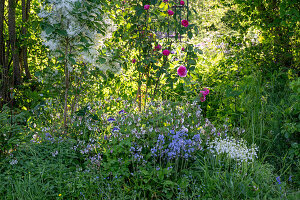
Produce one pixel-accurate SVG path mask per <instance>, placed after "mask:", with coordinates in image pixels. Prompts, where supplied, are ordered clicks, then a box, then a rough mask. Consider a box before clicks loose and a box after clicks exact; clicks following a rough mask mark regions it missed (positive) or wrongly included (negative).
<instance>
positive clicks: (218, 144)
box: [208, 137, 258, 163]
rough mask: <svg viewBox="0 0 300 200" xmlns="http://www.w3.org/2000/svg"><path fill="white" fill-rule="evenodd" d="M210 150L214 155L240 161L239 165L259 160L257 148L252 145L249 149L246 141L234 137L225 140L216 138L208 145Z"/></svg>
mask: <svg viewBox="0 0 300 200" xmlns="http://www.w3.org/2000/svg"><path fill="white" fill-rule="evenodd" d="M208 146H209V147H208V149H210V151H211V153H213V154H214V155H219V154H226V155H227V156H228V157H229V158H231V159H234V160H236V161H238V162H239V163H243V162H246V163H251V162H252V161H254V159H255V158H257V151H258V149H257V147H256V146H255V145H252V146H251V148H248V147H247V144H246V141H244V140H243V139H239V140H236V139H234V138H232V137H227V138H225V139H222V138H216V139H214V140H213V141H211V142H210V143H209V144H208Z"/></svg>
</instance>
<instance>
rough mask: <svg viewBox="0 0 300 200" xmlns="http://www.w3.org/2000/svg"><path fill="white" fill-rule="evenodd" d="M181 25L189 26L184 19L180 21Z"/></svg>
mask: <svg viewBox="0 0 300 200" xmlns="http://www.w3.org/2000/svg"><path fill="white" fill-rule="evenodd" d="M181 25H182V26H184V27H188V26H189V22H188V20H185V19H184V20H182V21H181Z"/></svg>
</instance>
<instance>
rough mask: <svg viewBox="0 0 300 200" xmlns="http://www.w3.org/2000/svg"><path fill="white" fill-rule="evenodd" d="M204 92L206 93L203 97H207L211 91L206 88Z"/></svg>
mask: <svg viewBox="0 0 300 200" xmlns="http://www.w3.org/2000/svg"><path fill="white" fill-rule="evenodd" d="M204 90H205V91H204V93H203V95H205V96H206V95H208V94H209V89H207V88H204Z"/></svg>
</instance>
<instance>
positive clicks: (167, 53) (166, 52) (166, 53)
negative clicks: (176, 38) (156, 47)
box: [162, 49, 170, 56]
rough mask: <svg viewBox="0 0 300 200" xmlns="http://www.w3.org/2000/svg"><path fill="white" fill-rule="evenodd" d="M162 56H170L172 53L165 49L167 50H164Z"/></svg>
mask: <svg viewBox="0 0 300 200" xmlns="http://www.w3.org/2000/svg"><path fill="white" fill-rule="evenodd" d="M162 54H163V55H164V56H168V55H170V51H169V50H168V49H165V50H163V52H162Z"/></svg>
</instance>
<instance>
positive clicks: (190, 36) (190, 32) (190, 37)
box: [188, 31, 193, 39]
mask: <svg viewBox="0 0 300 200" xmlns="http://www.w3.org/2000/svg"><path fill="white" fill-rule="evenodd" d="M188 37H189V39H192V38H193V33H192V31H189V32H188Z"/></svg>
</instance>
